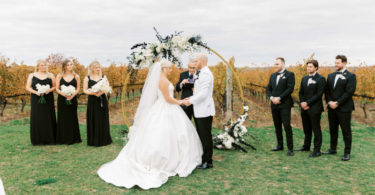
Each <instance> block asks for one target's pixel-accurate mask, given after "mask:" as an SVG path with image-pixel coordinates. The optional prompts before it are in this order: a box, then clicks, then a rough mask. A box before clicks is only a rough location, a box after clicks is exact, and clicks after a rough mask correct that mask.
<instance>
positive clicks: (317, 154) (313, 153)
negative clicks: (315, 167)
mask: <svg viewBox="0 0 375 195" xmlns="http://www.w3.org/2000/svg"><path fill="white" fill-rule="evenodd" d="M321 155H322V153H320V152H312V153H311V154H310V157H313V158H314V157H318V156H321Z"/></svg>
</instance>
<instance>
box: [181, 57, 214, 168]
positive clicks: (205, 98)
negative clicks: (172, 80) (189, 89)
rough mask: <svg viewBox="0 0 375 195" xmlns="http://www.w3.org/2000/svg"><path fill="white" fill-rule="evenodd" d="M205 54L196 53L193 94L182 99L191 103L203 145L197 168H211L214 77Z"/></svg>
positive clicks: (186, 103) (187, 103)
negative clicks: (195, 77) (199, 163)
mask: <svg viewBox="0 0 375 195" xmlns="http://www.w3.org/2000/svg"><path fill="white" fill-rule="evenodd" d="M207 60H208V59H207V56H206V55H205V54H198V55H197V56H196V58H195V59H194V63H195V64H196V66H197V69H198V70H200V72H199V73H198V78H197V79H196V81H195V83H194V89H193V96H191V97H190V98H186V99H185V100H184V101H183V104H184V105H185V106H190V105H191V104H193V107H194V117H195V119H196V120H195V124H196V126H197V131H198V135H199V137H200V139H201V142H202V146H203V156H202V164H201V165H199V166H198V167H197V168H199V169H208V168H212V167H213V165H212V153H213V144H212V134H211V128H212V119H213V116H215V104H214V100H213V98H212V94H213V88H214V77H213V75H212V73H211V71H210V69H209V68H208V66H207Z"/></svg>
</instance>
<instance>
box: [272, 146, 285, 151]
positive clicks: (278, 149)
mask: <svg viewBox="0 0 375 195" xmlns="http://www.w3.org/2000/svg"><path fill="white" fill-rule="evenodd" d="M282 150H284V148H283V147H279V146H278V147H276V148H274V149H272V150H271V151H273V152H276V151H282Z"/></svg>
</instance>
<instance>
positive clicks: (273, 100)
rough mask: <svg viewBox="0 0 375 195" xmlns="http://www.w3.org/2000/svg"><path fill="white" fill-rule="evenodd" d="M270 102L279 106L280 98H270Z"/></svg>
mask: <svg viewBox="0 0 375 195" xmlns="http://www.w3.org/2000/svg"><path fill="white" fill-rule="evenodd" d="M271 101H272V103H273V104H281V101H280V97H272V98H271Z"/></svg>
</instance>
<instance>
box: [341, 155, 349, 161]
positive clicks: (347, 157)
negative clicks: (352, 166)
mask: <svg viewBox="0 0 375 195" xmlns="http://www.w3.org/2000/svg"><path fill="white" fill-rule="evenodd" d="M341 160H343V161H348V160H350V154H344V156H343V157H342V159H341Z"/></svg>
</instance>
